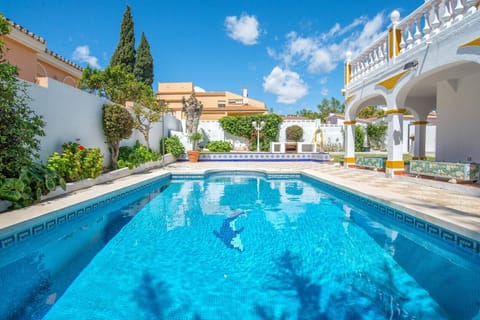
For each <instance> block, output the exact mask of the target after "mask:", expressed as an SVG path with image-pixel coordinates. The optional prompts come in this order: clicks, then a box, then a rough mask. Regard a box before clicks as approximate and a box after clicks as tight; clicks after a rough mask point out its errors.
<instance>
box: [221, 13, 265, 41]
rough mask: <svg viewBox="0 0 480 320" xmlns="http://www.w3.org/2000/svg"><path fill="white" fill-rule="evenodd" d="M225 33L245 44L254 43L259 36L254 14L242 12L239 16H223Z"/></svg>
mask: <svg viewBox="0 0 480 320" xmlns="http://www.w3.org/2000/svg"><path fill="white" fill-rule="evenodd" d="M225 27H226V28H227V35H228V36H229V37H230V38H232V39H234V40H237V41H240V42H241V43H243V44H245V45H254V44H256V43H257V40H258V37H259V36H260V27H259V23H258V21H257V18H256V17H255V16H249V15H247V14H242V15H241V17H240V18H237V17H236V16H228V17H226V18H225Z"/></svg>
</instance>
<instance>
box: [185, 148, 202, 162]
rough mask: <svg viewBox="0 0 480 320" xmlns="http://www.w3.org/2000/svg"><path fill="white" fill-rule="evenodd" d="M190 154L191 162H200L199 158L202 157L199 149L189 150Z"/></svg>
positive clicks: (189, 159)
mask: <svg viewBox="0 0 480 320" xmlns="http://www.w3.org/2000/svg"><path fill="white" fill-rule="evenodd" d="M187 154H188V161H190V162H198V158H200V151H198V150H189V151H187Z"/></svg>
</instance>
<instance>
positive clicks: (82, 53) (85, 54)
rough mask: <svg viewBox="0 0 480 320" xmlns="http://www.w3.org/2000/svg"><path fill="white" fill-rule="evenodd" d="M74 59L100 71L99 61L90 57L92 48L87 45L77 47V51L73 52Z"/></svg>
mask: <svg viewBox="0 0 480 320" xmlns="http://www.w3.org/2000/svg"><path fill="white" fill-rule="evenodd" d="M72 59H73V60H75V61H78V62H85V63H87V64H89V65H90V66H91V67H93V68H96V69H100V65H99V64H98V59H97V58H96V57H94V56H91V55H90V48H89V47H88V46H87V45H85V46H78V47H76V48H75V51H73V54H72Z"/></svg>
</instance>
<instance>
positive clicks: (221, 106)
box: [218, 100, 225, 108]
mask: <svg viewBox="0 0 480 320" xmlns="http://www.w3.org/2000/svg"><path fill="white" fill-rule="evenodd" d="M218 107H219V108H225V100H218Z"/></svg>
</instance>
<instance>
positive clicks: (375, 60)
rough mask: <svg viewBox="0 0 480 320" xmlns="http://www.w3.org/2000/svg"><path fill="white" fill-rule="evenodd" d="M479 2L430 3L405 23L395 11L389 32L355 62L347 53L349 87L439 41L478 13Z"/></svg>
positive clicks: (450, 0)
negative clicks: (375, 71)
mask: <svg viewBox="0 0 480 320" xmlns="http://www.w3.org/2000/svg"><path fill="white" fill-rule="evenodd" d="M477 1H478V0H427V1H425V3H424V4H423V5H421V6H420V7H419V8H417V9H416V10H415V11H414V12H412V13H411V14H410V15H408V16H407V17H405V18H404V19H402V20H401V21H400V20H399V18H400V15H399V13H398V12H397V11H394V12H393V13H392V15H391V19H392V24H391V25H390V27H389V31H388V32H385V33H384V34H383V35H382V36H381V37H380V38H379V39H378V40H377V41H375V42H374V43H373V44H372V45H371V46H370V47H368V48H367V49H365V50H364V51H363V52H362V53H360V54H359V55H358V56H357V57H355V58H354V59H353V60H350V59H351V57H349V56H348V54H347V60H346V64H347V68H346V71H345V72H346V73H347V74H346V77H345V79H346V85H348V84H349V83H351V82H355V81H357V80H359V79H362V78H363V77H364V76H365V75H366V74H368V73H370V72H372V71H373V70H376V69H378V68H380V67H381V66H382V65H386V64H391V63H394V62H395V59H396V58H397V57H400V56H402V55H403V54H405V53H406V52H408V51H410V50H412V49H413V48H415V47H417V46H419V45H421V44H424V43H431V42H433V41H435V38H436V36H437V35H438V34H441V33H442V31H443V30H446V29H448V28H451V27H452V26H453V25H456V24H458V23H460V22H461V21H462V20H463V19H464V18H465V17H467V16H469V15H472V14H474V13H476V12H478V11H477V10H478V8H477V7H478V2H477ZM392 61H393V62H392Z"/></svg>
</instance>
